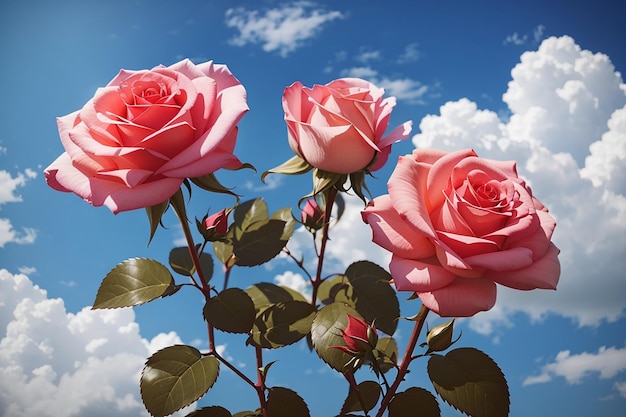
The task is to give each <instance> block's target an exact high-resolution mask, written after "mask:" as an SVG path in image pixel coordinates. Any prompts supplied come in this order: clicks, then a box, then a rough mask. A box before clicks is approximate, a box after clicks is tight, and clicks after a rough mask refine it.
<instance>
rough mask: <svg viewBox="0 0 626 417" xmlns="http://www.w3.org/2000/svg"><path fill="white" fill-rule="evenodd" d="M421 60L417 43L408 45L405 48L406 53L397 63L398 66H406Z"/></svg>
mask: <svg viewBox="0 0 626 417" xmlns="http://www.w3.org/2000/svg"><path fill="white" fill-rule="evenodd" d="M419 58H420V52H419V49H417V44H416V43H411V44H408V45H407V46H405V47H404V52H403V53H402V55H400V57H399V58H398V60H397V61H396V62H397V63H398V64H406V63H408V62H414V61H417V60H418V59H419Z"/></svg>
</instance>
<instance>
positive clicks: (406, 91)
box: [341, 67, 428, 103]
mask: <svg viewBox="0 0 626 417" xmlns="http://www.w3.org/2000/svg"><path fill="white" fill-rule="evenodd" d="M341 76H342V77H356V78H362V79H365V80H368V81H369V82H371V83H372V84H375V85H376V86H378V87H382V88H384V89H385V92H386V93H387V95H389V96H393V97H395V98H396V99H398V100H403V101H406V102H409V103H423V100H422V97H423V96H424V94H426V92H428V86H427V85H424V84H422V83H421V82H419V81H417V80H413V79H411V78H389V77H379V75H378V71H376V70H374V69H372V68H371V67H352V68H346V69H344V70H342V71H341Z"/></svg>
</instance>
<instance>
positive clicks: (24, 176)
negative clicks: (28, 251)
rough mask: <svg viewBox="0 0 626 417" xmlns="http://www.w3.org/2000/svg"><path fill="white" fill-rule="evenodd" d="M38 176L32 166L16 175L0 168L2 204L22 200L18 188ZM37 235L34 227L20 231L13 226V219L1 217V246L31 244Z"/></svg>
mask: <svg viewBox="0 0 626 417" xmlns="http://www.w3.org/2000/svg"><path fill="white" fill-rule="evenodd" d="M36 177H37V173H36V172H35V171H33V170H32V169H30V168H27V169H26V170H24V172H23V173H22V172H19V173H18V174H17V176H15V177H13V176H12V175H11V173H9V172H7V171H5V170H0V206H1V205H2V204H6V203H19V202H21V201H22V196H21V195H19V194H17V193H16V191H17V189H18V188H19V187H23V186H25V185H26V182H27V181H28V180H30V179H34V178H36ZM36 237H37V232H36V231H35V230H34V229H32V228H28V227H24V228H22V231H21V232H19V231H16V230H15V229H14V228H13V224H12V223H11V220H9V219H6V218H0V248H3V247H4V245H5V244H7V243H17V244H30V243H33V242H34V241H35V238H36Z"/></svg>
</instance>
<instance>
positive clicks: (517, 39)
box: [504, 32, 528, 45]
mask: <svg viewBox="0 0 626 417" xmlns="http://www.w3.org/2000/svg"><path fill="white" fill-rule="evenodd" d="M527 39H528V36H527V35H524V36H520V35H518V34H517V32H515V33H513V34H512V35H509V36H507V37H506V38H505V39H504V44H505V45H506V44H507V43H512V44H515V45H522V44H524V43H526V40H527Z"/></svg>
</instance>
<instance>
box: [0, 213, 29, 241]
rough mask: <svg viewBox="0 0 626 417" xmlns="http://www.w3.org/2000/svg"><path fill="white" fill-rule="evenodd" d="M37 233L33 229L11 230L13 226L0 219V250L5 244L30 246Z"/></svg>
mask: <svg viewBox="0 0 626 417" xmlns="http://www.w3.org/2000/svg"><path fill="white" fill-rule="evenodd" d="M36 238H37V232H36V231H35V229H32V228H29V227H24V228H22V231H21V232H19V231H16V230H15V229H13V225H12V224H11V221H10V220H9V219H3V218H0V248H3V247H4V245H5V244H7V243H17V244H20V245H25V244H31V243H33V242H35V239H36Z"/></svg>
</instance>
